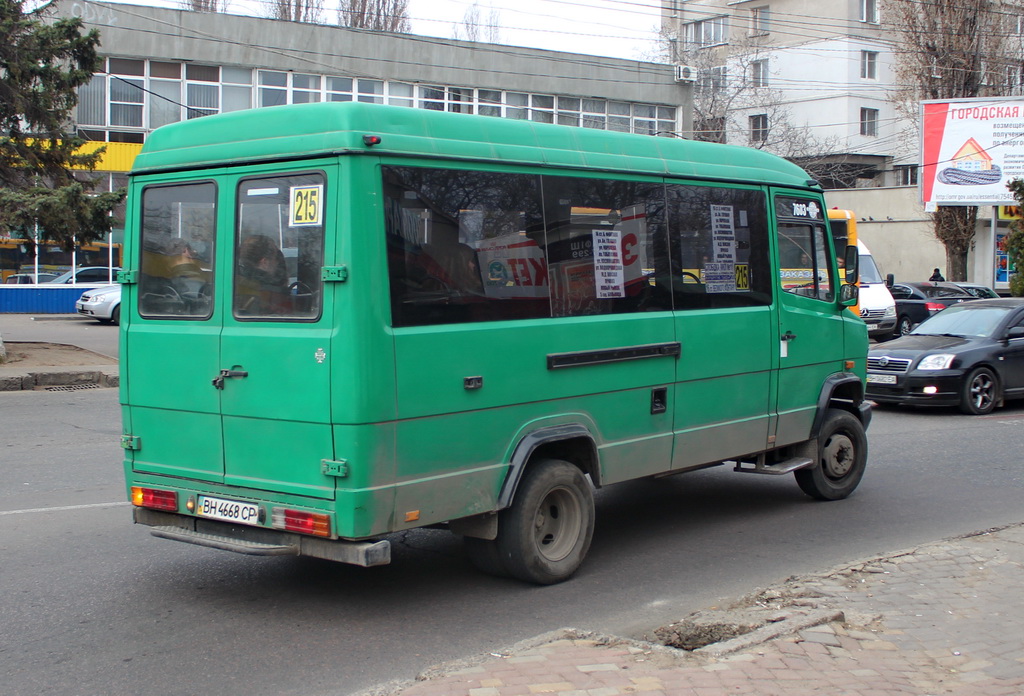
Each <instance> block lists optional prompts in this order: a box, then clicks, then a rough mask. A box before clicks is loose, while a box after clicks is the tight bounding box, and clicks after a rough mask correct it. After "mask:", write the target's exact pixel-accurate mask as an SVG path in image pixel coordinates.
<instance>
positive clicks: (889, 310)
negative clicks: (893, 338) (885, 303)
mask: <svg viewBox="0 0 1024 696" xmlns="http://www.w3.org/2000/svg"><path fill="white" fill-rule="evenodd" d="M882 316H883V317H884V318H885V319H888V318H890V317H895V316H896V305H893V306H891V307H886V308H885V314H883V315H882Z"/></svg>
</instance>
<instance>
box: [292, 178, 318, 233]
mask: <svg viewBox="0 0 1024 696" xmlns="http://www.w3.org/2000/svg"><path fill="white" fill-rule="evenodd" d="M289 195H290V198H291V204H290V214H289V215H288V226H289V227H316V226H318V225H320V224H322V216H323V197H324V187H323V184H320V185H317V186H292V187H291V189H290V190H289Z"/></svg>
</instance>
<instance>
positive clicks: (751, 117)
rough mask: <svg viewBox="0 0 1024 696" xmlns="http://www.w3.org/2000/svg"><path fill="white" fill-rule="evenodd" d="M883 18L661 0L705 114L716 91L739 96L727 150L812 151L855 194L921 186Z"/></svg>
mask: <svg viewBox="0 0 1024 696" xmlns="http://www.w3.org/2000/svg"><path fill="white" fill-rule="evenodd" d="M880 19H881V18H880V15H879V0H830V1H829V2H820V0H663V26H664V29H665V32H666V33H667V34H668V35H669V36H672V37H674V38H675V54H676V56H675V59H676V60H677V61H679V62H681V63H687V62H688V61H692V62H693V67H694V71H693V73H694V75H695V80H696V84H697V86H698V90H697V92H698V94H697V96H696V98H695V100H696V101H697V102H698V111H699V110H700V102H701V100H702V99H705V100H706V99H707V98H708V97H709V93H708V91H707V90H709V89H712V90H713V89H719V90H724V91H725V92H727V93H728V94H729V95H731V96H730V97H729V98H727V99H725V100H723V101H722V104H723V106H724V107H725V109H726V111H727V112H728V113H727V115H726V125H725V128H724V130H725V138H726V140H727V141H728V142H732V143H735V144H742V145H752V146H755V147H764V148H765V149H769V150H773V151H777V152H779V154H783V155H784V156H795V155H798V154H799V152H800V148H801V146H805V145H806V146H807V147H808V148H809V149H810V150H811V153H810V154H813V155H819V156H820V155H821V154H827V155H828V156H829V158H830V160H831V161H832V162H834V163H835V164H837V165H839V166H840V168H841V169H843V170H844V171H845V173H846V174H847V182H846V185H856V186H880V185H901V184H902V185H907V184H912V183H916V164H917V161H916V159H917V147H918V142H917V138H916V136H915V135H914V132H913V128H912V125H913V124H911V123H909V122H908V121H906V120H904V119H901V118H899V117H898V116H897V113H896V110H895V107H894V106H893V104H892V103H891V102H890V95H889V92H890V89H891V86H892V84H893V81H894V78H893V72H892V65H893V60H894V51H893V46H892V40H891V36H890V32H889V31H888V30H887V29H886V28H885V25H884V24H882V23H881V21H880ZM726 102H727V104H726ZM698 116H699V114H698ZM695 127H696V128H698V129H699V128H700V123H699V122H697V123H695ZM801 139H802V140H804V141H806V142H803V143H802V142H799V141H800V140H801ZM794 141H796V142H794ZM824 183H831V182H824Z"/></svg>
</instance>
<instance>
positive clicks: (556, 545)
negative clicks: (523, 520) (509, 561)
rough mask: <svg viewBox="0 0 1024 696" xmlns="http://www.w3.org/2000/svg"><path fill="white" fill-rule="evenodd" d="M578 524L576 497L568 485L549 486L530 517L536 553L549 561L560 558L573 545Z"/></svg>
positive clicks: (580, 515)
mask: <svg viewBox="0 0 1024 696" xmlns="http://www.w3.org/2000/svg"><path fill="white" fill-rule="evenodd" d="M582 526H583V508H582V506H581V505H580V501H579V499H578V498H577V497H576V496H575V495H574V494H573V493H572V491H570V490H569V489H568V488H562V487H559V488H552V489H551V490H550V491H548V493H547V495H545V496H544V500H542V501H541V503H540V506H538V508H537V517H536V519H535V520H534V542H535V544H536V546H537V551H538V553H540V555H541V556H543V557H544V558H546V559H547V560H548V561H551V562H557V561H560V560H562V559H563V558H565V557H566V556H568V555H569V554H570V553H571V552H572V550H573V547H575V546H576V541H577V540H578V539H579V536H580V529H581V528H582Z"/></svg>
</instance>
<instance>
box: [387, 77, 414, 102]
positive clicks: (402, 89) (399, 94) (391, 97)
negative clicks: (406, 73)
mask: <svg viewBox="0 0 1024 696" xmlns="http://www.w3.org/2000/svg"><path fill="white" fill-rule="evenodd" d="M415 91H416V87H415V85H411V84H409V83H408V82H390V83H388V104H391V105H392V106H415V105H416V102H415V100H414V96H415Z"/></svg>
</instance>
